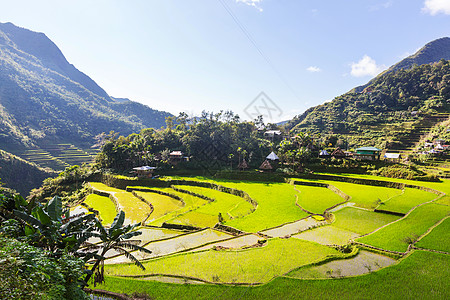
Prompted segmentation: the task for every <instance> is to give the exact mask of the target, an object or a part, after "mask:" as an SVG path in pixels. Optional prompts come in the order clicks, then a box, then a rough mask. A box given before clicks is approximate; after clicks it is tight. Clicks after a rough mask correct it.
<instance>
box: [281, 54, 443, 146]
mask: <svg viewBox="0 0 450 300" xmlns="http://www.w3.org/2000/svg"><path fill="white" fill-rule="evenodd" d="M449 112H450V61H447V60H443V59H442V60H440V61H439V62H437V63H433V64H424V65H420V66H417V65H415V66H413V67H412V68H410V69H400V70H397V71H393V72H388V73H386V74H384V75H381V76H378V77H376V78H375V79H374V80H372V81H371V83H370V84H369V85H368V86H367V87H366V88H365V89H364V90H363V91H362V92H354V91H352V92H348V93H346V94H344V95H341V96H339V97H336V98H335V99H333V101H331V102H328V103H325V104H323V105H319V106H316V107H312V108H310V109H308V110H307V111H306V112H305V113H303V114H302V115H299V116H297V117H295V118H294V119H293V120H291V121H290V122H289V123H288V124H287V127H288V128H290V129H293V130H294V131H311V132H321V133H333V134H346V135H352V136H356V141H358V138H359V142H360V143H361V142H362V141H363V140H364V139H366V140H367V137H368V134H369V135H370V134H374V133H376V132H378V133H380V136H379V137H382V142H381V140H379V139H377V140H376V141H370V142H372V144H373V143H375V142H376V143H378V145H379V146H387V147H389V146H390V144H395V143H396V142H398V139H399V136H395V134H397V135H402V136H405V135H408V134H409V133H412V132H413V130H412V129H414V124H415V123H417V125H420V122H421V121H422V119H423V118H428V119H430V120H432V121H433V120H434V121H435V122H440V121H443V120H445V119H446V118H447V117H448V115H447V113H449ZM430 116H431V118H430ZM429 125H430V126H432V125H433V124H431V123H430V124H429ZM397 127H398V128H397ZM394 128H397V129H398V130H393V129H394ZM408 130H409V131H408ZM361 137H364V138H361ZM369 137H370V136H369ZM369 140H370V139H369ZM380 144H382V145H380Z"/></svg>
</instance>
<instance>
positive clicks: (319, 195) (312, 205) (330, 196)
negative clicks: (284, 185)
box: [296, 185, 345, 214]
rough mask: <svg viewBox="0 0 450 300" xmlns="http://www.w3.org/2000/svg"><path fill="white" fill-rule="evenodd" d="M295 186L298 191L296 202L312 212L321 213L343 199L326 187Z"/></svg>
mask: <svg viewBox="0 0 450 300" xmlns="http://www.w3.org/2000/svg"><path fill="white" fill-rule="evenodd" d="M296 188H297V190H299V191H300V195H299V201H298V203H299V204H300V206H301V207H303V208H304V209H306V210H308V211H310V212H312V213H316V214H323V213H324V212H325V210H326V209H327V208H330V207H332V206H334V205H336V204H338V203H341V202H344V201H345V199H343V198H341V197H340V196H338V195H337V194H335V193H333V192H332V191H331V190H329V189H327V188H323V187H313V186H307V185H296Z"/></svg>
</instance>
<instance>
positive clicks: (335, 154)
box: [331, 147, 346, 158]
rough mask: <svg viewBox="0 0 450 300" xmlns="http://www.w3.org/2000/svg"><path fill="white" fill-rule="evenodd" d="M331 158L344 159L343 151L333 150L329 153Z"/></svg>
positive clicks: (339, 149) (338, 148)
mask: <svg viewBox="0 0 450 300" xmlns="http://www.w3.org/2000/svg"><path fill="white" fill-rule="evenodd" d="M331 156H333V157H334V158H344V157H346V155H345V152H344V150H342V149H341V148H340V147H337V148H336V149H334V151H333V152H331Z"/></svg>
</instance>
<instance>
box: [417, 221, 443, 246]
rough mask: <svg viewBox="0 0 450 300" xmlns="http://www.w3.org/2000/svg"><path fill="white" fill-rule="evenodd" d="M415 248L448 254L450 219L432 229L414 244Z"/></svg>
mask: <svg viewBox="0 0 450 300" xmlns="http://www.w3.org/2000/svg"><path fill="white" fill-rule="evenodd" d="M416 246H417V247H420V248H425V249H432V250H439V251H445V252H449V253H450V218H447V219H445V220H444V221H443V222H442V223H441V224H439V225H438V226H437V227H435V228H433V230H432V231H431V232H430V233H429V234H427V235H426V236H424V237H423V238H422V239H421V240H420V241H419V242H417V243H416Z"/></svg>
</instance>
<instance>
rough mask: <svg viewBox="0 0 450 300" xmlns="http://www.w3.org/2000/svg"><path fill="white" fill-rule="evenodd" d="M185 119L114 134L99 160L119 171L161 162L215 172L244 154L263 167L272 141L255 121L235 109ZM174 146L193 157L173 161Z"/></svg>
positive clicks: (164, 166) (101, 164) (164, 167)
mask: <svg viewBox="0 0 450 300" xmlns="http://www.w3.org/2000/svg"><path fill="white" fill-rule="evenodd" d="M185 121H186V122H187V123H186V124H185V125H183V126H177V127H176V128H166V129H162V130H154V129H144V130H142V131H141V132H140V133H139V134H131V135H129V136H127V137H124V136H119V137H116V136H114V135H110V136H108V138H107V139H106V140H105V143H104V145H103V147H102V152H101V153H100V155H99V156H97V159H96V163H97V164H98V166H99V167H101V168H103V169H111V170H112V171H115V172H117V173H128V172H129V170H130V169H131V168H133V167H135V166H137V165H157V166H158V167H159V168H160V169H161V170H164V171H165V170H174V169H175V170H176V169H196V170H203V171H204V172H210V173H211V172H214V171H217V170H219V169H223V168H225V167H229V166H230V165H234V166H237V165H238V163H239V162H241V158H243V157H244V156H245V159H246V161H247V163H249V165H250V166H251V167H259V165H260V164H261V163H262V161H264V159H265V156H267V154H269V153H270V142H269V141H267V140H265V139H263V136H262V133H260V132H259V131H258V130H257V127H256V126H255V124H254V123H252V122H240V119H239V116H237V115H235V114H234V113H233V112H230V111H228V112H225V113H224V112H222V111H221V112H219V113H216V114H214V113H212V112H211V113H209V112H205V111H204V112H203V113H202V116H201V117H200V118H193V119H189V120H184V121H183V122H185ZM238 149H239V150H238ZM173 150H180V151H182V152H183V153H184V154H185V155H186V156H188V157H191V156H192V159H191V160H190V161H189V162H177V163H172V162H171V161H170V158H169V153H170V151H173ZM230 154H233V155H232V156H230Z"/></svg>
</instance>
